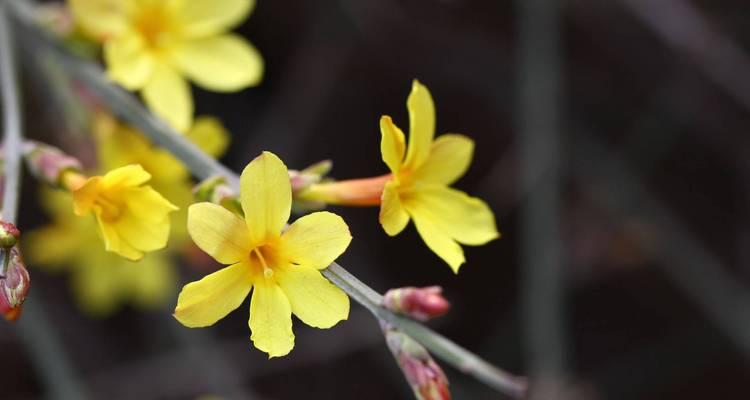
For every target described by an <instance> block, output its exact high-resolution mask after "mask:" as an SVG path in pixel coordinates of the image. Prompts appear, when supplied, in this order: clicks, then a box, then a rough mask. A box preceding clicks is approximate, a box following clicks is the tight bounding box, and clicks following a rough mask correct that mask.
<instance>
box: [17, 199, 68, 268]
mask: <svg viewBox="0 0 750 400" xmlns="http://www.w3.org/2000/svg"><path fill="white" fill-rule="evenodd" d="M68 213H70V209H68ZM80 239H81V238H80V237H79V236H78V235H77V232H76V230H75V229H74V228H73V227H72V226H70V225H69V224H61V223H55V224H50V225H47V226H44V227H42V228H37V229H34V230H33V231H31V232H24V235H23V240H22V241H21V245H22V246H23V255H24V258H25V259H26V261H27V262H28V263H29V265H33V266H35V267H36V266H40V267H47V268H48V269H49V270H52V269H59V268H60V267H61V266H62V265H63V264H65V263H66V261H68V260H70V259H71V258H72V257H74V256H75V255H76V253H77V252H79V251H80V250H81V248H80V245H81V241H80Z"/></svg>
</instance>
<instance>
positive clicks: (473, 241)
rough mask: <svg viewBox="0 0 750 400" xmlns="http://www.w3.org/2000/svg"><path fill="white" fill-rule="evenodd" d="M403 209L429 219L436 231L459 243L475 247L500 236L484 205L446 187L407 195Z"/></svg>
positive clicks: (492, 216) (492, 217) (427, 189)
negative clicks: (438, 230)
mask: <svg viewBox="0 0 750 400" xmlns="http://www.w3.org/2000/svg"><path fill="white" fill-rule="evenodd" d="M406 208H407V209H408V210H409V212H410V213H414V212H415V211H417V212H418V213H419V214H420V216H422V217H423V218H428V219H429V220H430V221H431V223H432V224H433V225H435V227H436V228H437V229H440V230H441V231H443V232H445V233H446V234H448V235H449V236H450V237H451V238H453V239H455V240H456V241H458V242H459V243H462V244H467V245H473V246H478V245H482V244H485V243H487V242H489V241H490V240H493V239H497V238H498V237H499V236H500V234H499V233H498V231H497V227H496V225H495V216H494V215H493V214H492V210H490V208H489V207H488V206H487V204H486V203H485V202H483V201H482V200H480V199H478V198H476V197H471V196H469V195H467V194H466V193H464V192H461V191H458V190H455V189H451V188H448V187H445V186H437V185H435V186H424V187H421V188H420V189H419V191H418V192H417V193H415V194H414V195H412V196H409V198H408V200H407V203H406ZM414 218H415V219H416V216H415V217H414Z"/></svg>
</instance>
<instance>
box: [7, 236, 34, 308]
mask: <svg viewBox="0 0 750 400" xmlns="http://www.w3.org/2000/svg"><path fill="white" fill-rule="evenodd" d="M3 253H4V256H3V257H7V259H6V260H5V262H7V267H6V268H7V269H6V270H5V275H4V276H3V277H2V278H0V314H3V316H5V318H6V319H8V320H11V321H14V320H15V319H17V318H18V315H19V314H20V312H21V305H22V304H23V302H24V300H26V295H27V294H28V293H29V287H30V283H31V278H30V277H29V272H28V271H27V270H26V265H25V264H24V262H23V258H21V253H20V252H19V251H18V249H16V248H12V249H10V250H5V251H4V252H3Z"/></svg>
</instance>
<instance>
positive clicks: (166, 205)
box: [121, 186, 177, 224]
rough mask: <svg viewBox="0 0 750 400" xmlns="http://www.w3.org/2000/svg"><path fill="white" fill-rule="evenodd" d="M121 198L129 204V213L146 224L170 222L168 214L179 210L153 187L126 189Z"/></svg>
mask: <svg viewBox="0 0 750 400" xmlns="http://www.w3.org/2000/svg"><path fill="white" fill-rule="evenodd" d="M121 197H122V198H123V199H124V200H125V204H127V207H128V209H127V211H128V212H130V213H132V214H133V216H135V217H136V218H138V219H139V220H142V221H143V222H144V223H150V224H157V223H162V222H164V220H167V221H169V219H168V218H167V214H169V213H170V212H172V211H176V210H177V206H175V205H174V204H172V203H170V202H169V200H167V199H166V198H164V196H162V195H161V193H159V192H157V191H156V190H154V189H153V188H152V187H151V186H141V187H133V188H126V189H124V190H122V193H121Z"/></svg>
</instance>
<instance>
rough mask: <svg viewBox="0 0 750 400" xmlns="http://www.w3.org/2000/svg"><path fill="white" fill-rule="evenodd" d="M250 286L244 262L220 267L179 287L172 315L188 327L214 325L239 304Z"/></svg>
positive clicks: (248, 271)
mask: <svg viewBox="0 0 750 400" xmlns="http://www.w3.org/2000/svg"><path fill="white" fill-rule="evenodd" d="M252 286H253V284H252V282H251V280H250V267H249V266H248V265H247V264H243V263H238V264H234V265H231V266H229V267H226V268H223V269H220V270H218V271H216V272H214V273H212V274H210V275H207V276H205V277H204V278H203V279H201V280H199V281H195V282H191V283H188V284H187V285H185V287H183V288H182V291H181V292H180V295H179V297H178V298H177V307H176V308H175V310H174V317H175V318H176V319H177V320H178V321H180V323H181V324H183V325H185V326H187V327H189V328H200V327H204V326H209V325H213V324H214V323H216V321H218V320H220V319H222V318H224V317H225V316H226V315H227V314H229V313H230V312H232V311H233V310H234V309H236V308H237V307H239V306H240V304H242V302H243V301H244V300H245V298H246V297H247V294H248V293H250V288H251V287H252Z"/></svg>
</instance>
